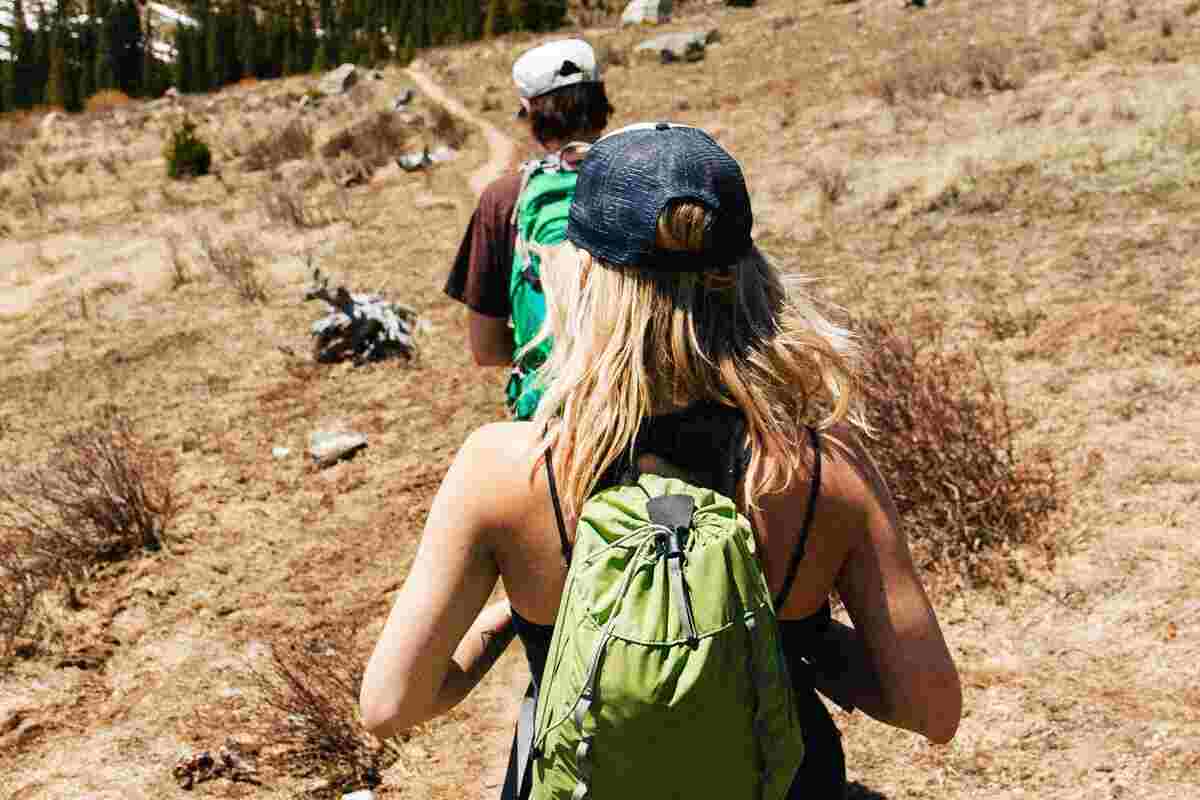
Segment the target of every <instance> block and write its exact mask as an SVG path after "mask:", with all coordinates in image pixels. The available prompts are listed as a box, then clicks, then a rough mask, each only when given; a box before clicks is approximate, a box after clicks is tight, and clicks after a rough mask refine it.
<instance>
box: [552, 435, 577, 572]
mask: <svg viewBox="0 0 1200 800" xmlns="http://www.w3.org/2000/svg"><path fill="white" fill-rule="evenodd" d="M546 480H547V482H548V483H549V485H550V502H552V503H554V521H555V522H556V523H558V541H559V543H560V544H561V545H562V554H563V560H564V561H566V562H567V563H568V564H570V563H571V542H570V540H568V539H567V523H566V522H564V521H563V512H562V503H560V502H559V500H558V484H557V483H556V482H555V480H554V462H553V460H552V459H551V457H550V450H549V449H547V450H546Z"/></svg>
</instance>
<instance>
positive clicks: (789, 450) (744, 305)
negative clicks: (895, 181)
mask: <svg viewBox="0 0 1200 800" xmlns="http://www.w3.org/2000/svg"><path fill="white" fill-rule="evenodd" d="M710 230H711V226H710V225H709V212H708V210H707V209H706V208H704V206H702V205H699V204H697V203H692V202H682V203H677V204H674V205H672V206H669V207H668V208H667V209H666V210H665V211H664V212H663V214H662V215H661V216H660V217H659V223H658V237H657V238H658V246H659V247H665V248H670V249H674V250H684V251H688V252H692V253H696V254H697V256H696V257H697V258H703V255H702V253H703V252H704V251H705V250H706V245H707V244H709V243H708V242H707V241H706V238H707V236H708V232H709V231H710ZM539 254H540V255H541V258H542V266H541V277H542V284H543V287H544V289H545V293H546V312H547V313H546V321H545V323H544V325H543V328H542V331H541V333H540V334H539V336H538V337H537V338H536V339H535V340H534V341H533V342H531V343H530V344H529V345H528V347H530V348H532V347H536V346H537V344H538V342H539V341H542V340H544V339H545V338H547V337H549V338H552V339H553V341H554V347H553V348H552V350H551V353H550V356H549V359H548V360H547V361H546V363H545V364H544V365H543V366H542V368H541V369H540V370H539V379H540V380H541V381H542V382H543V385H545V386H546V387H547V388H546V392H545V394H544V396H543V397H542V400H541V403H540V405H539V407H538V410H537V413H536V415H535V416H534V422H535V424H537V425H538V426H539V427H540V428H541V429H542V430H543V431H544V435H543V437H542V439H541V441H540V442H539V443H538V445H537V448H538V452H539V453H545V452H546V450H548V449H550V448H553V457H554V466H555V475H556V476H557V477H558V482H559V489H560V495H561V498H562V500H563V505H564V507H565V509H566V511H567V513H568V514H569V515H571V516H574V515H575V514H577V513H578V510H579V508H580V507H581V506H582V504H583V501H584V500H585V499H586V498H587V497H588V495H590V494H591V493H592V492H593V491H594V489H595V486H596V484H597V482H598V481H599V479H600V477H601V476H602V475H603V474H604V471H605V470H606V469H608V468H609V466H611V465H612V464H613V463H614V462H616V461H617V460H618V459H619V458H620V457H621V455H622V454H623V453H626V452H628V453H630V454H631V455H632V449H633V445H634V441H635V440H636V437H637V434H638V430H639V429H640V427H641V424H642V421H643V420H644V419H645V418H646V417H648V416H651V415H653V414H657V413H663V412H665V411H670V410H673V409H676V408H679V407H681V406H685V405H688V404H691V403H696V402H714V403H718V404H721V405H725V406H731V407H734V408H738V409H740V410H741V411H742V412H743V414H744V415H745V417H746V421H747V433H748V437H749V440H750V441H749V444H750V446H751V458H750V464H749V467H748V469H747V472H746V477H745V482H744V495H743V497H742V502H743V506H744V507H749V508H755V507H757V500H758V498H759V497H761V496H762V495H764V494H768V493H771V492H775V491H781V490H783V489H785V488H787V486H788V485H789V484H790V482H791V480H792V478H793V476H794V475H795V474H796V473H797V472H799V471H800V470H801V469H802V468H806V467H807V465H806V462H805V461H803V460H802V453H805V452H806V451H807V450H808V448H807V446H806V442H807V433H806V431H805V426H806V424H808V423H812V422H815V423H817V424H818V425H820V426H821V427H827V426H830V425H832V424H835V423H836V422H838V421H841V420H843V419H846V418H848V417H851V418H855V419H857V415H856V414H853V413H852V409H853V407H854V404H855V402H854V401H855V395H856V390H855V388H856V384H857V374H856V372H855V369H854V367H853V363H854V358H853V355H854V347H853V344H852V341H851V338H850V335H849V333H848V332H847V331H846V330H844V329H842V328H840V327H838V326H836V325H834V324H833V323H831V322H829V321H828V320H827V319H825V318H824V317H823V316H822V315H821V314H820V313H819V312H818V311H817V309H816V308H815V307H814V305H813V303H812V302H811V300H810V299H809V298H808V297H807V295H806V294H804V292H803V291H802V284H803V283H804V280H803V279H797V280H792V281H788V283H790V284H792V285H791V286H789V285H787V284H785V281H784V279H783V278H782V276H781V275H780V274H779V272H778V271H777V270H776V269H775V267H774V266H772V265H771V264H770V262H768V261H767V259H766V258H765V257H764V256H763V255H762V253H761V252H759V250H758V248H757V247H754V246H751V248H750V249H749V250H748V251H747V253H746V254H745V255H744V256H742V257H741V258H740V259H739V260H738V261H737V262H736V263H734V264H733V265H731V266H730V267H728V268H726V269H724V270H715V271H706V272H694V273H673V272H664V271H655V270H650V269H641V268H630V267H619V266H612V265H607V264H604V263H602V262H599V261H593V262H592V264H591V267H590V268H589V269H586V270H585V269H584V267H583V260H584V255H583V253H582V251H580V250H578V249H576V248H575V246H574V245H572V244H570V243H565V244H562V245H558V246H554V247H550V248H542V249H541V250H540V251H539ZM789 289H790V291H789ZM768 456H769V458H768ZM539 463H540V460H539Z"/></svg>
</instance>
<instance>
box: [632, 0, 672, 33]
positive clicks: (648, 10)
mask: <svg viewBox="0 0 1200 800" xmlns="http://www.w3.org/2000/svg"><path fill="white" fill-rule="evenodd" d="M670 21H671V0H633V2H631V3H630V4H629V5H627V6H625V10H624V11H623V12H622V13H621V25H622V27H624V26H625V25H659V24H661V23H664V22H670Z"/></svg>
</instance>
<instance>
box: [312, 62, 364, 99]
mask: <svg viewBox="0 0 1200 800" xmlns="http://www.w3.org/2000/svg"><path fill="white" fill-rule="evenodd" d="M356 83H358V68H357V67H355V66H354V65H353V64H342V65H341V66H340V67H338V68H337V69H335V70H333V71H332V72H327V73H326V74H325V77H324V78H321V82H320V83H319V84H317V89H318V91H320V92H321V94H324V95H332V94H344V93H345V92H347V91H349V89H350V87H351V86H353V85H354V84H356Z"/></svg>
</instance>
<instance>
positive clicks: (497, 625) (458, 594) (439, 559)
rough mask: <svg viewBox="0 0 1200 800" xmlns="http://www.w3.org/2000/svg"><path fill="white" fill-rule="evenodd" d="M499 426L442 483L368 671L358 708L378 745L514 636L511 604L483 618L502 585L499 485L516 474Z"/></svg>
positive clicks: (463, 684) (461, 683)
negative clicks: (504, 454)
mask: <svg viewBox="0 0 1200 800" xmlns="http://www.w3.org/2000/svg"><path fill="white" fill-rule="evenodd" d="M497 427H501V426H497V425H492V426H487V427H485V428H481V429H480V430H478V431H476V432H475V433H473V434H472V435H471V436H470V437H469V438H468V439H467V441H466V443H465V444H463V446H462V449H460V450H459V453H458V455H457V457H456V458H455V460H454V464H453V465H451V467H450V470H449V472H447V473H446V477H445V478H444V479H443V480H442V485H441V487H440V488H439V489H438V493H437V496H436V497H435V498H434V500H433V506H432V507H431V508H430V511H429V516H428V518H427V519H426V522H425V530H424V532H423V533H422V535H421V543H420V545H419V546H418V548H417V555H416V559H415V560H414V562H413V565H412V569H411V570H410V572H409V574H408V577H407V578H406V579H405V581H404V586H403V587H402V588H401V589H400V592H399V593H398V595H397V596H396V600H395V602H394V604H393V606H392V610H391V613H390V614H389V615H388V619H387V622H386V624H385V625H384V628H383V633H382V634H380V637H379V641H378V643H377V644H376V645H375V651H374V652H373V653H372V654H371V658H370V661H368V663H367V669H366V673H365V675H364V676H363V684H362V690H361V693H360V697H359V702H360V705H361V708H362V716H363V721H364V723H365V724H366V726H367V728H368V729H369V730H370V731H371V732H372V733H374V734H376V735H377V736H380V737H387V736H391V735H393V734H396V733H398V732H400V731H402V730H405V729H407V728H410V727H412V726H413V725H416V724H418V723H420V722H423V721H425V720H427V719H429V718H430V717H433V716H435V715H436V714H438V713H440V712H442V711H445V710H446V709H448V708H450V707H451V706H453V705H454V704H455V703H457V702H458V701H459V700H461V699H462V698H463V697H465V696H466V694H467V692H469V691H470V690H471V688H472V687H473V686H474V685H475V684H476V683H477V682H478V681H479V679H480V678H481V677H482V676H483V674H484V673H485V672H486V671H487V668H488V667H489V666H490V665H491V663H492V662H493V661H494V660H495V657H496V656H498V655H499V652H500V651H502V650H503V646H502V645H506V644H507V643H508V641H509V640H510V639H511V637H512V633H511V620H512V618H511V614H510V612H509V611H508V608H507V603H504V604H496V605H493V606H490V607H489V608H488V609H487V610H486V611H484V613H483V614H480V611H481V609H483V606H484V603H486V602H487V599H488V597H489V596H490V595H491V593H492V590H493V589H494V588H495V586H496V580H497V578H498V576H499V572H498V569H497V567H496V562H495V559H494V558H493V556H492V551H491V545H490V542H491V541H493V539H492V536H493V535H494V532H495V531H496V530H497V529H498V528H500V527H501V523H500V514H501V513H502V508H503V505H504V501H505V499H506V498H505V497H503V496H501V495H503V494H504V493H505V489H504V487H499V486H498V485H497V480H501V479H503V476H505V475H509V474H511V473H512V472H513V471H512V470H511V469H504V468H502V467H501V466H500V465H498V464H497V463H494V462H497V460H498V455H497V454H498V452H499V448H498V447H497V446H495V441H496V439H497V433H496V431H495V430H492V429H494V428H497ZM501 436H503V433H501ZM496 476H500V477H499V478H497V477H496ZM508 499H509V500H510V501H511V498H508ZM485 635H487V636H488V637H489V638H488V639H487V641H486V642H485V640H484V636H485Z"/></svg>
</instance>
